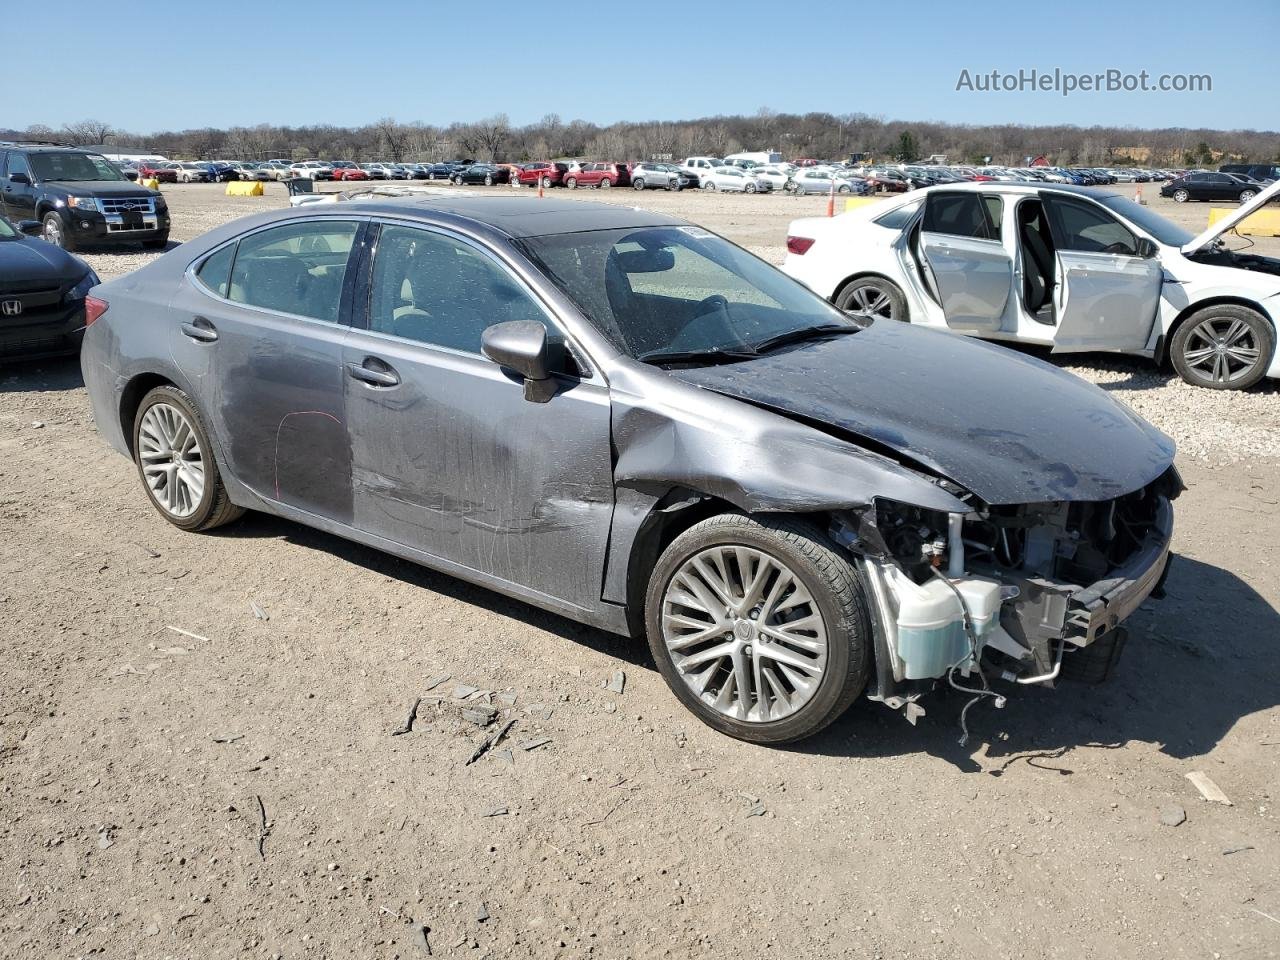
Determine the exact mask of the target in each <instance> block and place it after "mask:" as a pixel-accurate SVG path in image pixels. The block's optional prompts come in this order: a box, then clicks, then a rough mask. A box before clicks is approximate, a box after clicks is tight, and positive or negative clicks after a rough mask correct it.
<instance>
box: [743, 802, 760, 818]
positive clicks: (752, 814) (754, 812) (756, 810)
mask: <svg viewBox="0 0 1280 960" xmlns="http://www.w3.org/2000/svg"><path fill="white" fill-rule="evenodd" d="M747 816H748V817H763V816H764V804H763V803H757V804H756V805H755V806H754V807H752V808H751V809H750V810H748V811H747Z"/></svg>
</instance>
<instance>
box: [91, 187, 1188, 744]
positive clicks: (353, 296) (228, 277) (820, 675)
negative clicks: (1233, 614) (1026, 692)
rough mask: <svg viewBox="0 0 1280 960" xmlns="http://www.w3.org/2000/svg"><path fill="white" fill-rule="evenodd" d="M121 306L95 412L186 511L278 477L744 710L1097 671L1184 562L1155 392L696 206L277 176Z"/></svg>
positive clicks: (339, 530)
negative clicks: (823, 273)
mask: <svg viewBox="0 0 1280 960" xmlns="http://www.w3.org/2000/svg"><path fill="white" fill-rule="evenodd" d="M88 317H89V319H90V320H91V323H90V325H89V327H88V329H87V331H86V336H85V341H84V349H83V354H82V356H83V366H84V377H85V382H86V383H87V385H88V389H89V395H90V397H91V400H92V405H93V412H94V416H95V418H96V420H97V423H98V427H99V429H100V430H101V432H102V434H103V436H104V437H105V438H106V439H107V441H108V442H109V443H110V444H111V445H112V446H113V447H115V448H116V449H117V450H118V451H120V452H121V453H123V454H125V455H127V456H129V457H131V458H132V459H133V460H134V462H135V463H136V464H137V468H138V475H139V478H140V480H141V482H142V487H143V489H144V490H145V492H146V494H147V496H148V497H149V498H150V499H151V502H152V503H153V504H154V506H155V508H156V509H157V510H158V511H159V512H160V514H161V515H162V516H163V517H164V518H165V519H167V520H169V521H170V522H171V523H173V524H175V525H177V526H178V527H181V528H183V529H185V530H208V529H210V528H212V527H216V526H218V525H220V524H223V523H227V522H228V521H231V520H234V519H235V518H237V517H239V516H240V515H241V514H242V513H243V512H244V511H245V510H246V509H251V510H261V511H265V512H269V513H273V514H277V515H279V516H281V517H285V518H288V519H291V520H295V521H297V522H299V523H303V524H307V525H309V526H313V527H317V528H319V529H321V530H326V531H329V532H331V533H335V534H337V535H339V536H342V537H347V538H349V539H351V540H355V541H358V542H360V543H363V544H367V545H369V546H372V547H376V548H377V549H380V550H385V551H388V552H390V553H393V554H396V555H398V556H401V557H404V558H407V559H409V560H413V561H415V562H418V563H421V564H424V565H426V566H429V567H433V568H436V569H438V570H442V571H445V572H447V573H449V574H452V575H454V576H457V577H460V578H462V579H465V580H469V581H471V582H473V583H477V584H481V585H484V586H486V587H489V588H492V589H494V590H496V591H498V592H500V593H503V594H506V595H508V596H511V597H516V598H519V599H521V600H524V601H527V602H529V603H531V604H534V605H536V606H539V607H543V608H545V609H547V610H551V611H555V612H556V613H559V614H562V615H564V616H566V617H569V618H571V619H574V620H578V621H581V622H584V623H588V624H592V625H595V626H597V627H601V628H603V629H605V630H610V631H614V632H617V633H621V634H629V635H632V636H636V637H639V636H645V637H647V639H648V643H649V646H650V648H651V650H652V653H653V656H654V658H655V660H656V662H657V665H658V668H659V670H661V672H662V675H663V677H664V678H665V679H666V680H667V682H668V683H669V684H670V686H671V688H672V690H673V691H674V692H675V694H676V696H677V697H678V698H679V699H680V700H681V701H682V702H683V703H684V704H685V705H686V706H687V707H688V708H689V709H690V710H692V711H693V712H694V713H695V714H697V715H698V717H699V718H700V719H702V720H703V721H705V722H706V723H708V724H710V725H711V726H712V727H714V728H716V729H717V730H720V731H723V732H724V733H727V734H729V735H731V736H734V737H739V738H741V739H744V740H749V741H754V742H758V743H784V742H787V741H793V740H797V739H799V738H801V737H805V736H808V735H810V734H812V733H814V732H816V731H818V730H820V729H822V728H823V727H824V726H826V725H827V724H828V723H830V722H831V721H832V720H834V719H835V718H836V717H838V716H839V715H840V714H841V713H842V712H843V711H844V710H845V709H846V708H847V707H848V706H849V705H850V704H851V703H852V702H853V701H854V699H855V698H856V697H858V696H859V694H861V693H863V692H864V691H865V692H866V694H867V695H868V696H869V697H870V698H871V699H873V700H877V701H882V702H884V703H885V704H887V705H889V706H890V707H892V708H895V709H900V710H902V711H903V712H904V713H905V715H906V716H907V717H908V718H909V719H911V720H914V719H915V718H916V717H918V716H919V714H920V713H921V712H922V711H923V708H922V706H921V705H920V704H919V703H918V702H917V701H918V700H919V699H920V698H921V697H922V696H923V695H924V694H926V693H927V692H928V691H929V690H930V689H932V688H934V687H936V686H937V685H939V684H940V683H944V684H945V683H950V684H951V685H953V686H956V687H959V688H961V689H963V690H966V691H971V692H973V694H974V695H975V696H980V695H983V694H989V695H991V696H993V697H994V696H997V694H996V693H995V692H994V689H992V688H990V687H989V682H994V683H997V684H1004V683H1009V686H1008V687H1007V690H1012V689H1016V688H1015V687H1014V686H1013V685H1012V684H1013V683H1051V682H1053V681H1054V680H1055V679H1057V678H1060V677H1067V676H1073V675H1074V676H1077V677H1081V678H1085V679H1099V678H1101V677H1103V676H1105V675H1106V673H1107V672H1108V670H1109V668H1110V667H1111V665H1112V664H1113V662H1114V660H1115V658H1116V656H1117V655H1118V653H1119V651H1120V649H1121V646H1122V644H1123V642H1124V640H1125V628H1124V627H1123V625H1122V623H1123V621H1124V620H1125V618H1126V617H1128V616H1129V614H1131V613H1132V612H1133V611H1134V610H1135V609H1136V608H1137V607H1138V606H1139V604H1141V603H1142V602H1143V601H1144V600H1146V599H1147V597H1148V596H1151V595H1153V594H1157V595H1158V594H1159V592H1160V588H1161V585H1162V582H1163V579H1164V575H1165V571H1166V569H1167V564H1168V560H1169V543H1170V537H1171V533H1172V512H1171V508H1170V503H1171V501H1172V500H1173V499H1174V498H1175V497H1176V496H1177V495H1178V493H1179V492H1180V490H1181V489H1182V484H1181V481H1180V479H1179V477H1178V474H1177V472H1176V469H1175V468H1174V466H1173V454H1174V451H1173V444H1172V443H1171V441H1170V440H1169V439H1168V438H1167V437H1165V436H1164V435H1163V434H1161V433H1160V432H1158V431H1157V430H1155V429H1154V428H1153V427H1151V426H1150V425H1148V424H1147V423H1146V422H1144V421H1143V420H1142V419H1140V418H1139V417H1138V416H1137V415H1136V414H1134V413H1133V412H1132V411H1131V410H1129V409H1128V408H1127V407H1125V406H1123V405H1122V404H1120V403H1117V402H1115V401H1114V400H1112V399H1110V398H1109V397H1108V396H1107V394H1106V393H1104V392H1103V391H1102V390H1100V389H1098V388H1096V387H1094V386H1091V385H1089V384H1086V383H1084V382H1082V381H1080V380H1078V379H1076V378H1075V377H1073V376H1071V375H1069V374H1066V373H1063V372H1061V371H1059V370H1057V369H1055V368H1053V367H1051V366H1048V365H1046V364H1044V363H1042V362H1040V361H1038V360H1035V359H1032V358H1029V357H1026V356H1022V355H1018V354H1016V353H1012V352H1010V351H1007V350H1005V349H1002V348H1000V347H995V346H990V345H987V344H984V343H980V342H976V341H972V340H968V339H963V338H958V337H952V336H948V335H947V334H941V333H935V332H932V331H928V330H923V329H920V328H918V327H913V326H911V325H908V324H901V323H894V322H890V321H884V320H879V321H875V322H871V321H869V320H866V319H862V318H858V317H851V316H847V315H845V314H843V313H841V312H839V311H837V310H835V309H834V308H833V307H831V306H830V305H829V304H827V303H826V302H824V301H823V300H822V299H821V298H820V297H818V296H816V295H814V294H812V293H810V292H809V291H808V290H807V289H806V288H804V287H803V286H801V285H800V284H799V283H797V282H795V281H794V280H791V279H790V278H788V277H786V276H785V275H783V274H782V273H781V272H779V271H778V270H776V269H775V268H773V267H772V266H770V265H768V264H766V263H764V262H763V261H761V260H759V259H757V258H756V257H754V256H752V255H751V254H749V253H747V252H745V251H743V250H741V249H740V248H738V247H736V246H734V245H733V244H731V243H729V242H728V241H726V240H724V239H722V238H720V237H718V236H716V235H714V234H712V233H709V232H708V231H706V230H704V229H701V228H700V227H696V226H691V225H689V224H687V223H684V222H681V221H679V220H675V219H673V218H671V217H669V216H665V215H660V214H655V213H647V212H644V211H640V210H632V209H626V208H624V207H621V206H615V205H604V204H593V203H575V202H570V201H560V202H557V201H554V200H550V199H547V200H542V201H537V202H531V201H528V200H524V199H518V198H432V199H428V200H416V199H415V200H370V201H367V202H365V201H352V202H347V203H342V204H335V205H329V206H326V207H324V209H323V210H320V209H318V208H317V207H314V206H313V207H303V208H299V209H296V210H290V211H276V212H272V213H269V214H263V215H260V216H256V217H252V218H249V219H246V220H241V221H238V222H235V223H232V224H229V225H227V226H224V227H222V228H220V229H217V230H214V231H213V232H211V233H208V234H206V235H205V236H203V237H201V238H200V239H198V240H194V241H192V242H189V243H186V244H183V245H182V246H181V247H179V248H177V249H176V250H174V251H172V252H170V253H169V254H167V255H165V256H163V257H161V258H159V259H158V260H156V261H154V262H153V263H151V264H149V265H147V266H145V267H143V268H142V269H140V270H138V271H136V272H135V273H132V274H130V275H128V276H126V277H124V278H122V279H119V280H115V281H112V282H110V283H107V284H104V285H102V286H100V287H97V288H95V289H94V291H93V292H92V293H91V295H90V298H89V304H88ZM266 559H267V558H265V557H264V562H265V561H266ZM406 629H409V628H408V627H407V628H406ZM1001 678H1003V679H1001ZM1002 689H1004V688H1002ZM1007 690H1006V692H1007Z"/></svg>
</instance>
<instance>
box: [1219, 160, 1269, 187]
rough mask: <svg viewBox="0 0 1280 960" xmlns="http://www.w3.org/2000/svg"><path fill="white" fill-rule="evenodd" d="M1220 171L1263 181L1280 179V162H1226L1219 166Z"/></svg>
mask: <svg viewBox="0 0 1280 960" xmlns="http://www.w3.org/2000/svg"><path fill="white" fill-rule="evenodd" d="M1218 172H1219V173H1234V174H1238V175H1239V176H1242V177H1252V178H1253V179H1254V180H1260V181H1262V182H1263V183H1270V182H1271V181H1272V180H1277V179H1280V164H1275V163H1224V164H1223V165H1222V166H1220V167H1219V168H1218Z"/></svg>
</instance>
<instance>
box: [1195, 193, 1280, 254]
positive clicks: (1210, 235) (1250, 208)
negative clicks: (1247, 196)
mask: <svg viewBox="0 0 1280 960" xmlns="http://www.w3.org/2000/svg"><path fill="white" fill-rule="evenodd" d="M1277 192H1280V180H1277V181H1276V182H1275V183H1273V184H1271V185H1270V186H1269V187H1267V188H1266V189H1265V190H1261V191H1259V192H1258V193H1257V194H1256V195H1255V196H1254V198H1253V199H1252V200H1250V201H1249V202H1248V203H1242V204H1240V206H1238V207H1236V208H1235V209H1234V210H1232V211H1231V212H1230V213H1229V214H1227V215H1226V216H1225V217H1223V218H1222V219H1221V220H1219V221H1218V222H1217V223H1214V224H1210V226H1209V229H1208V230H1206V231H1205V232H1204V233H1202V234H1200V236H1198V237H1196V238H1195V239H1194V240H1192V241H1191V242H1190V243H1184V244H1183V245H1182V247H1181V248H1180V249H1181V251H1182V253H1184V254H1192V253H1195V252H1196V251H1197V250H1200V249H1202V248H1204V247H1207V246H1208V245H1209V244H1211V243H1213V241H1215V240H1217V239H1218V238H1219V237H1220V236H1222V235H1223V234H1224V233H1226V232H1227V231H1228V230H1231V229H1233V228H1234V227H1235V226H1236V224H1238V223H1240V222H1241V221H1242V220H1244V218H1245V217H1247V216H1249V214H1251V213H1256V212H1257V211H1259V210H1261V209H1262V208H1263V207H1264V206H1266V205H1267V204H1268V203H1269V202H1270V201H1271V200H1272V198H1274V197H1275V195H1276V194H1277Z"/></svg>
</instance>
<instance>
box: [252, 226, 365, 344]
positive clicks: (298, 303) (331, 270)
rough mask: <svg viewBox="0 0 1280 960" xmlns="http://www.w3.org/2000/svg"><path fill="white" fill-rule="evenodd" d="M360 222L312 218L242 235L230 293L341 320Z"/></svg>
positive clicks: (332, 320)
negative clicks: (344, 281)
mask: <svg viewBox="0 0 1280 960" xmlns="http://www.w3.org/2000/svg"><path fill="white" fill-rule="evenodd" d="M358 226H359V225H358V224H357V223H355V222H354V221H349V220H307V221H303V222H301V223H288V224H285V225H283V226H279V227H272V228H271V229H269V230H263V231H261V232H259V233H254V234H250V235H249V236H247V237H245V238H244V239H243V240H241V241H240V251H239V253H238V254H237V255H236V259H235V267H234V268H233V270H232V273H231V287H230V290H229V291H228V297H227V298H228V299H229V300H234V301H235V302H236V303H243V304H245V305H246V306H250V307H262V308H263V309H265V310H277V311H279V312H281V313H291V314H296V315H297V316H300V317H311V318H312V319H314V320H325V321H328V322H329V323H337V322H338V309H339V306H340V304H341V302H342V281H343V278H344V277H345V276H346V273H347V259H348V257H349V256H350V253H351V245H352V243H353V242H354V241H355V238H356V229H357V228H358Z"/></svg>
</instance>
